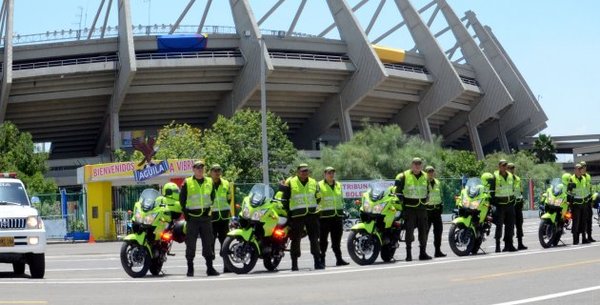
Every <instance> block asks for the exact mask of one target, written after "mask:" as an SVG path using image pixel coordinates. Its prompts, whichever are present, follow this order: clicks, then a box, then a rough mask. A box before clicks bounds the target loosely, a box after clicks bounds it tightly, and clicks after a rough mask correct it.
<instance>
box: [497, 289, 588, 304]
mask: <svg viewBox="0 0 600 305" xmlns="http://www.w3.org/2000/svg"><path fill="white" fill-rule="evenodd" d="M595 290H600V286H594V287H587V288H581V289H575V290H569V291H563V292H558V293H553V294H547V295H541V296H537V297H533V298H527V299H522V300H515V301H510V302H504V303H497V304H494V305H518V304H527V303H533V302H540V301H545V300H551V299H557V298H562V297H566V296H570V295H574V294H581V293H586V292H590V291H595Z"/></svg>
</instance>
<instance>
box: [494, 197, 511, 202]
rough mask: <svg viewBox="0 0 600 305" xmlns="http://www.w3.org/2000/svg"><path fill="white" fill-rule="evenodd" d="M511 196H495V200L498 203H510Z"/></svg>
mask: <svg viewBox="0 0 600 305" xmlns="http://www.w3.org/2000/svg"><path fill="white" fill-rule="evenodd" d="M512 199H513V197H512V196H507V197H496V202H497V203H499V204H509V203H511V202H512V201H513V200H512Z"/></svg>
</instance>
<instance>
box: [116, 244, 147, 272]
mask: <svg viewBox="0 0 600 305" xmlns="http://www.w3.org/2000/svg"><path fill="white" fill-rule="evenodd" d="M121 265H122V266H123V270H125V272H126V273H127V274H128V275H129V276H131V277H134V278H137V277H143V276H145V275H146V273H148V269H149V268H150V255H149V254H148V251H147V250H146V248H144V247H143V246H142V245H139V244H138V243H136V242H132V241H126V242H124V243H123V245H122V246H121Z"/></svg>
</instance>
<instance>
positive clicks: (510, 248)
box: [502, 241, 517, 252]
mask: <svg viewBox="0 0 600 305" xmlns="http://www.w3.org/2000/svg"><path fill="white" fill-rule="evenodd" d="M515 251H517V248H515V246H513V243H512V242H508V241H505V242H504V249H502V252H515Z"/></svg>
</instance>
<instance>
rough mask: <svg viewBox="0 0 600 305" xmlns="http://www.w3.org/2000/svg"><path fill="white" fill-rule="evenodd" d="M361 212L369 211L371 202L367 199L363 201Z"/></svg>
mask: <svg viewBox="0 0 600 305" xmlns="http://www.w3.org/2000/svg"><path fill="white" fill-rule="evenodd" d="M362 209H363V212H365V213H371V204H370V203H369V202H368V201H366V200H365V201H364V202H363V205H362Z"/></svg>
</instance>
